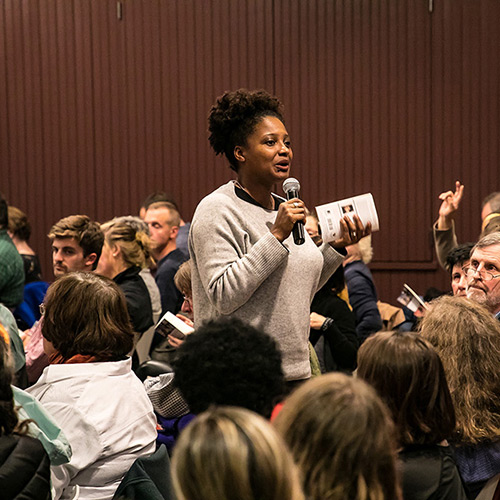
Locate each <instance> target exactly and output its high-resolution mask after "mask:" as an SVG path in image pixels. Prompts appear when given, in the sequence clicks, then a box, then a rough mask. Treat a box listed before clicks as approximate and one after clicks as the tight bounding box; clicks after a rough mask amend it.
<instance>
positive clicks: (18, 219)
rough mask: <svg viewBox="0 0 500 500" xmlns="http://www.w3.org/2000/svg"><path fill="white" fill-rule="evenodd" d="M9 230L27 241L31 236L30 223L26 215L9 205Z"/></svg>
mask: <svg viewBox="0 0 500 500" xmlns="http://www.w3.org/2000/svg"><path fill="white" fill-rule="evenodd" d="M8 212H9V231H10V232H11V233H12V234H13V235H14V236H16V237H17V238H19V239H20V240H21V241H29V239H30V236H31V225H30V222H29V220H28V217H27V215H26V214H25V213H24V212H23V211H22V210H19V208H17V207H13V206H10V207H9V208H8Z"/></svg>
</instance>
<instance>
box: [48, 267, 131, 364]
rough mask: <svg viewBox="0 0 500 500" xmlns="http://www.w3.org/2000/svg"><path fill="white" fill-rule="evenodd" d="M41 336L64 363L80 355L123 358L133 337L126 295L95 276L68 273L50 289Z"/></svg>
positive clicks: (106, 279)
mask: <svg viewBox="0 0 500 500" xmlns="http://www.w3.org/2000/svg"><path fill="white" fill-rule="evenodd" d="M44 304H45V314H44V318H43V324H42V334H43V337H44V338H45V339H47V340H48V341H49V342H51V343H52V345H53V346H54V348H55V349H56V350H57V351H58V353H59V354H60V355H61V356H62V358H63V359H64V360H68V359H69V358H71V357H72V356H75V355H77V354H82V355H90V356H94V357H96V358H97V359H96V360H97V361H116V360H119V359H123V357H124V356H126V355H127V354H128V353H129V352H130V350H131V349H132V347H133V338H134V334H133V331H132V326H131V324H130V319H129V316H128V312H127V305H126V302H125V296H124V295H123V292H122V291H121V290H120V288H118V285H116V284H115V283H114V282H113V281H112V280H110V279H108V278H104V277H102V276H99V275H97V274H94V273H68V274H66V275H64V276H62V277H61V278H59V279H58V280H56V281H55V282H54V283H52V285H50V287H49V289H48V290H47V295H46V296H45V300H44Z"/></svg>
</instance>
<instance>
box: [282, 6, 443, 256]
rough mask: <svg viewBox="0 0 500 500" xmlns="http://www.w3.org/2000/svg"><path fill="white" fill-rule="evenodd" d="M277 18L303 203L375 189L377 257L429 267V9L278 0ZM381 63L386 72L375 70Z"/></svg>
mask: <svg viewBox="0 0 500 500" xmlns="http://www.w3.org/2000/svg"><path fill="white" fill-rule="evenodd" d="M332 6H334V8H332ZM275 12H276V15H277V16H278V15H279V14H278V13H286V14H283V22H281V23H276V54H277V55H276V61H277V62H276V73H277V75H279V78H277V83H276V92H277V94H278V95H279V96H281V97H282V98H283V101H284V102H285V105H286V104H288V103H293V107H292V109H290V108H291V106H290V105H288V110H289V111H288V113H287V117H288V118H289V128H290V129H291V133H292V138H293V142H294V148H295V155H296V157H295V166H294V173H295V174H296V175H297V176H298V177H299V178H300V179H301V180H302V184H303V195H304V197H305V199H306V202H307V203H308V204H309V205H315V204H319V203H325V202H327V201H332V200H334V199H340V198H343V197H346V196H352V195H355V194H361V193H363V192H367V191H372V192H373V193H374V196H375V200H376V203H377V205H378V209H379V213H380V220H381V231H380V235H376V236H375V237H374V241H375V247H376V259H377V260H381V261H390V262H391V261H396V262H432V260H433V254H432V249H431V246H430V241H429V228H428V227H427V225H426V224H421V223H420V221H421V220H422V218H423V217H424V218H425V219H424V220H429V219H430V216H431V202H430V197H429V195H430V182H429V177H430V161H429V160H430V141H429V136H430V129H429V126H428V125H429V107H430V71H429V69H430V29H429V26H428V25H429V22H430V21H429V19H428V16H427V15H426V13H427V7H426V5H425V3H424V2H421V1H420V0H414V1H409V2H404V4H402V3H401V2H389V1H376V2H373V1H372V2H366V1H362V0H355V1H352V2H344V1H341V0H339V1H337V2H331V1H329V0H328V1H327V0H324V1H318V0H292V1H288V0H277V1H276V2H275ZM374 12H376V14H377V15H376V16H374V15H373V13H374ZM374 19H376V21H375V24H374V26H372V22H373V21H374ZM322 28H323V29H322ZM332 33H338V34H339V35H338V36H336V37H335V42H334V43H332V40H331V34H332ZM288 54H294V56H293V57H287V55H288ZM381 60H384V61H388V62H387V64H386V66H382V67H379V66H375V63H376V62H378V61H381ZM417 103H418V105H417ZM374 116H378V117H379V118H378V120H377V122H375V120H374ZM374 172H376V174H374ZM376 177H377V178H378V179H379V182H373V181H374V178H376ZM409 184H413V185H414V186H415V189H408V185H409ZM398 193H405V195H404V196H398V195H397V194H398ZM424 200H428V201H427V202H425V201H424ZM395 228H398V235H397V236H398V240H399V244H398V245H394V244H393V238H391V234H392V233H393V231H394V229H395ZM410 242H411V243H410Z"/></svg>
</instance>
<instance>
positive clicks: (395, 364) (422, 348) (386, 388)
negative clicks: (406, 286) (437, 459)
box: [357, 332, 455, 446]
mask: <svg viewBox="0 0 500 500" xmlns="http://www.w3.org/2000/svg"><path fill="white" fill-rule="evenodd" d="M357 376H358V377H360V378H361V379H363V380H365V381H366V382H368V383H369V384H370V385H371V386H373V387H374V388H375V389H376V390H377V393H378V394H379V396H381V398H382V399H383V400H384V402H385V403H386V404H387V406H388V407H389V410H390V411H391V413H392V416H393V419H394V422H395V423H396V427H397V430H398V435H399V443H400V445H401V446H407V445H412V444H437V443H440V442H441V441H443V440H444V439H448V438H449V437H451V435H452V432H453V430H454V428H455V411H454V408H453V403H452V400H451V396H450V391H449V389H448V384H447V382H446V377H445V374H444V369H443V365H442V364H441V360H440V359H439V356H438V354H437V352H436V351H435V350H434V348H433V347H432V345H431V344H430V343H429V342H428V341H426V340H425V339H423V338H422V337H421V336H420V335H419V334H417V333H414V332H380V333H377V334H376V335H373V336H372V337H370V338H368V339H367V340H366V341H365V342H364V343H363V345H362V346H361V347H360V349H359V352H358V371H357Z"/></svg>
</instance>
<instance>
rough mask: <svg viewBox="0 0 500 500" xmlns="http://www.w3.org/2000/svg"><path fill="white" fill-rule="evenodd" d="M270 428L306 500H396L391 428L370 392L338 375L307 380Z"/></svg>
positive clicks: (383, 408)
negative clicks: (278, 436)
mask: <svg viewBox="0 0 500 500" xmlns="http://www.w3.org/2000/svg"><path fill="white" fill-rule="evenodd" d="M274 423H275V426H276V428H277V430H278V431H279V432H280V434H281V435H282V436H283V437H284V439H285V441H286V442H287V444H288V445H289V448H290V449H291V451H292V455H293V457H294V460H295V463H296V464H297V465H298V466H299V470H300V472H301V475H302V480H303V486H304V492H305V494H306V497H307V498H308V499H309V500H324V499H326V498H328V499H329V500H344V499H346V498H349V499H353V500H399V499H400V498H401V494H400V489H399V485H398V481H397V474H396V444H395V440H394V437H393V434H394V425H393V423H392V421H391V418H390V415H389V411H388V409H387V407H386V406H385V405H384V403H383V402H382V400H381V399H380V398H379V397H378V396H377V394H376V392H375V390H374V389H373V388H371V387H370V386H369V385H368V384H366V383H365V382H363V381H362V380H359V379H356V378H353V377H349V376H347V375H344V374H341V373H332V374H329V375H323V376H321V377H317V378H315V379H312V380H310V381H308V382H306V383H305V384H303V385H302V386H301V387H299V388H298V389H297V390H296V391H295V392H294V393H293V394H292V395H291V396H290V397H289V398H288V399H287V400H286V402H285V404H284V406H283V409H282V410H281V412H280V413H279V415H278V416H277V418H276V420H275V422H274Z"/></svg>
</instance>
